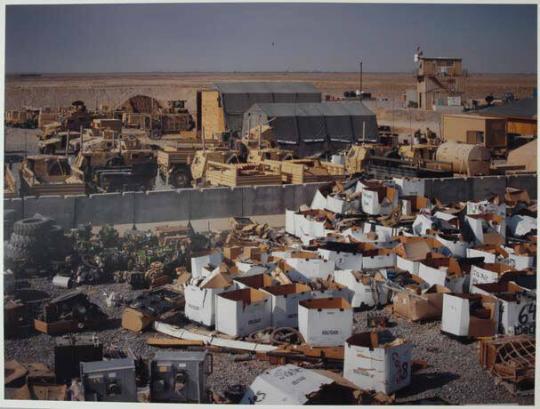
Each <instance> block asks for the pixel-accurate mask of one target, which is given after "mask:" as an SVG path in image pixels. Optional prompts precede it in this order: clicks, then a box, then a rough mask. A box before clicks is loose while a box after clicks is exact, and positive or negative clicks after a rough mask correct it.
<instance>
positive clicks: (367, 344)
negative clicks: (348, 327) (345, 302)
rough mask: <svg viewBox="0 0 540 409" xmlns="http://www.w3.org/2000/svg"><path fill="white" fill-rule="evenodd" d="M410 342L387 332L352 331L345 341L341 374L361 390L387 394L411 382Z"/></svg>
mask: <svg viewBox="0 0 540 409" xmlns="http://www.w3.org/2000/svg"><path fill="white" fill-rule="evenodd" d="M411 352H412V345H411V344H408V343H407V342H405V341H404V340H403V339H395V338H394V337H393V336H392V335H391V334H390V333H389V332H388V331H385V332H382V333H376V332H364V333H360V334H354V335H353V336H351V337H350V338H348V339H347V340H346V341H345V354H344V355H345V357H344V358H345V360H344V365H343V376H344V378H345V379H347V380H349V381H351V382H352V383H353V384H355V385H356V386H358V387H359V388H360V389H363V390H375V391H377V392H382V393H385V394H387V395H389V394H391V393H393V392H395V391H397V390H399V389H401V388H404V387H406V386H408V385H409V384H410V383H411Z"/></svg>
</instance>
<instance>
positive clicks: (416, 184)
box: [392, 178, 425, 196]
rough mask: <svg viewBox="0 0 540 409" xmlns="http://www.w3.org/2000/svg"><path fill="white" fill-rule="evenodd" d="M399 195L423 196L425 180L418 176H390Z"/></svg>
mask: <svg viewBox="0 0 540 409" xmlns="http://www.w3.org/2000/svg"><path fill="white" fill-rule="evenodd" d="M392 181H393V182H394V185H395V186H396V187H397V189H398V191H399V194H400V196H424V194H425V182H424V180H422V179H419V178H392Z"/></svg>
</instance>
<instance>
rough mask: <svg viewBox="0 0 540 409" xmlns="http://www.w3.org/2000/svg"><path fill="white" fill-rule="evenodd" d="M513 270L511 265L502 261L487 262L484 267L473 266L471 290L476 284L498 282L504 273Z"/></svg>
mask: <svg viewBox="0 0 540 409" xmlns="http://www.w3.org/2000/svg"><path fill="white" fill-rule="evenodd" d="M512 270H513V268H512V267H511V266H509V265H507V264H501V263H485V264H484V265H483V266H482V267H480V266H472V267H471V281H470V286H469V291H470V292H472V288H473V286H474V285H476V284H489V283H498V282H499V280H500V279H501V277H502V275H503V274H504V273H506V272H508V271H512Z"/></svg>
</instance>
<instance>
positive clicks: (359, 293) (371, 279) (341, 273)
mask: <svg viewBox="0 0 540 409" xmlns="http://www.w3.org/2000/svg"><path fill="white" fill-rule="evenodd" d="M334 279H335V281H336V283H339V284H342V285H344V286H346V287H347V288H348V289H350V290H351V291H352V292H353V294H352V297H351V301H350V303H351V306H352V307H353V308H360V307H374V306H376V305H386V304H388V303H389V302H390V293H389V291H388V289H386V288H385V287H384V286H383V284H384V283H385V280H384V278H383V277H382V276H381V275H380V274H375V275H368V274H363V273H361V272H359V271H353V270H336V271H335V272H334Z"/></svg>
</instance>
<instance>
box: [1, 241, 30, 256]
mask: <svg viewBox="0 0 540 409" xmlns="http://www.w3.org/2000/svg"><path fill="white" fill-rule="evenodd" d="M32 255H33V252H32V251H30V250H28V249H27V248H24V247H16V246H13V245H12V244H10V243H8V245H7V246H6V258H9V259H11V260H18V259H29V258H31V257H32Z"/></svg>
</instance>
